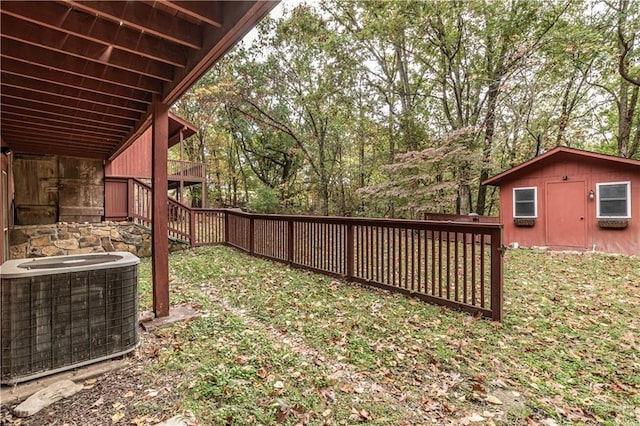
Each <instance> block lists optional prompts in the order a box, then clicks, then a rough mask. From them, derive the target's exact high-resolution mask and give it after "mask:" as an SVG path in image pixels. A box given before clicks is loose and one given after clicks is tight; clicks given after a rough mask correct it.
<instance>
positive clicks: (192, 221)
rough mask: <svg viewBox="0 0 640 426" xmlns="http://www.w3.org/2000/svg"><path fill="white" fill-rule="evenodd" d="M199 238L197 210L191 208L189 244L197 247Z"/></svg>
mask: <svg viewBox="0 0 640 426" xmlns="http://www.w3.org/2000/svg"><path fill="white" fill-rule="evenodd" d="M197 242H198V239H197V238H196V211H195V210H194V209H189V245H190V246H191V247H195V246H196V243H197Z"/></svg>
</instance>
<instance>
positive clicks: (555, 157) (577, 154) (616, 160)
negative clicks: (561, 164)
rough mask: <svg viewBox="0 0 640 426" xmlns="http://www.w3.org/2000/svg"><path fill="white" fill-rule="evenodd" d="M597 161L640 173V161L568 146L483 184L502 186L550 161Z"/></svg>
mask: <svg viewBox="0 0 640 426" xmlns="http://www.w3.org/2000/svg"><path fill="white" fill-rule="evenodd" d="M567 159H572V160H577V161H579V160H595V161H604V162H607V163H610V164H611V165H612V166H615V165H624V166H636V167H638V168H639V169H638V170H639V171H640V161H638V160H632V159H630V158H623V157H616V156H614V155H607V154H600V153H597V152H592V151H585V150H582V149H576V148H569V147H566V146H559V147H556V148H554V149H552V150H551V151H547V152H545V153H544V154H542V155H539V156H537V157H534V158H532V159H530V160H528V161H525V162H524V163H521V164H519V165H517V166H515V167H512V168H510V169H508V170H505V171H504V172H502V173H499V174H497V175H495V176H492V177H490V178H489V179H487V180H485V181H483V182H482V184H483V185H496V186H500V184H501V183H502V182H504V181H508V180H511V179H515V178H516V177H518V176H521V175H523V174H526V173H527V172H528V171H529V170H530V169H531V167H533V166H534V165H540V164H542V163H546V162H550V161H559V160H567Z"/></svg>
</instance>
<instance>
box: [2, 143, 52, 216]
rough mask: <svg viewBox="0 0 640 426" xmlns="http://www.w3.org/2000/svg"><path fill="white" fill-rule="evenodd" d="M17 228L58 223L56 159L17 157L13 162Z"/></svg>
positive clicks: (23, 155)
mask: <svg viewBox="0 0 640 426" xmlns="http://www.w3.org/2000/svg"><path fill="white" fill-rule="evenodd" d="M13 177H14V185H15V203H16V216H17V218H16V219H17V224H18V225H44V224H51V223H56V222H57V221H58V184H59V182H58V159H57V158H56V157H54V156H51V155H30V154H16V156H15V157H14V161H13Z"/></svg>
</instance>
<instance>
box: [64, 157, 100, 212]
mask: <svg viewBox="0 0 640 426" xmlns="http://www.w3.org/2000/svg"><path fill="white" fill-rule="evenodd" d="M58 179H59V191H58V214H59V220H60V221H62V222H100V221H101V220H102V216H103V215H104V168H103V166H102V161H101V160H91V159H86V158H71V157H58Z"/></svg>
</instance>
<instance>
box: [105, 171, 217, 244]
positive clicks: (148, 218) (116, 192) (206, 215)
mask: <svg viewBox="0 0 640 426" xmlns="http://www.w3.org/2000/svg"><path fill="white" fill-rule="evenodd" d="M105 199H106V203H105V204H106V205H105V219H106V220H130V221H132V222H134V223H137V224H140V225H142V226H145V227H149V228H150V227H151V223H152V218H153V209H152V206H151V187H150V186H149V185H147V184H146V183H144V182H142V181H141V180H138V179H135V178H107V179H105ZM167 203H168V209H169V223H168V225H169V230H168V231H169V237H170V238H173V239H176V240H180V241H183V242H185V243H188V244H190V245H191V246H192V247H196V246H201V245H207V244H221V243H223V242H224V212H223V210H220V209H193V208H191V207H189V206H186V205H185V204H182V203H180V202H179V201H176V200H173V199H171V198H168V197H167Z"/></svg>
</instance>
